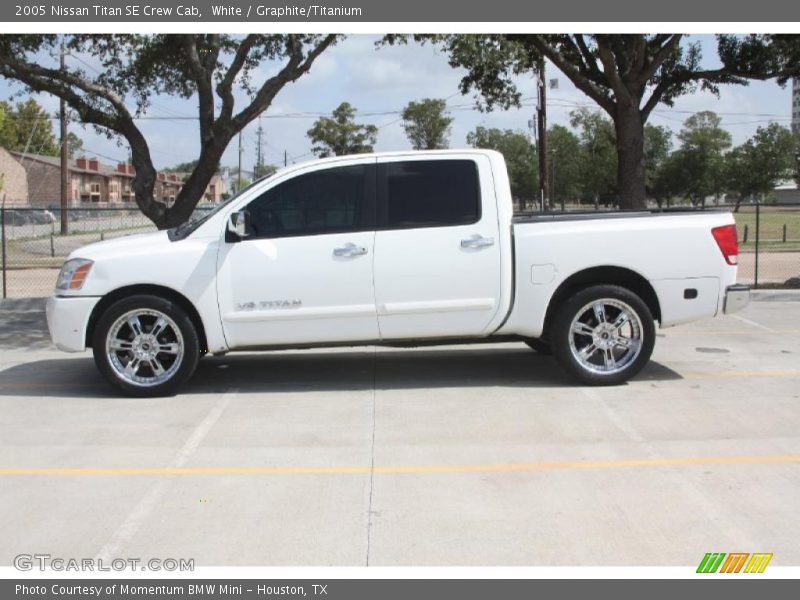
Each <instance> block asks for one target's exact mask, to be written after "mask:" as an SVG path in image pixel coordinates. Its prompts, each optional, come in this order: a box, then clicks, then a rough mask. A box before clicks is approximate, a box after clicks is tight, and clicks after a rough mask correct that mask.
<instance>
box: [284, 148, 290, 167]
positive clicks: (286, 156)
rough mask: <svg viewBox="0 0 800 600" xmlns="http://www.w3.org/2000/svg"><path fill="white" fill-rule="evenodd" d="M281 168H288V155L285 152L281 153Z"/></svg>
mask: <svg viewBox="0 0 800 600" xmlns="http://www.w3.org/2000/svg"><path fill="white" fill-rule="evenodd" d="M283 166H284V167H288V166H289V155H288V154H287V153H286V150H284V151H283Z"/></svg>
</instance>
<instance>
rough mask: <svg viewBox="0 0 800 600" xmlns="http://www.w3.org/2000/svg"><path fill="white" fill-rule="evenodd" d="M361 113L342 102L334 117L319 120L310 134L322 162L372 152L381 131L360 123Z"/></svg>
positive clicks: (313, 149) (313, 148) (315, 151)
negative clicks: (323, 159)
mask: <svg viewBox="0 0 800 600" xmlns="http://www.w3.org/2000/svg"><path fill="white" fill-rule="evenodd" d="M357 112H358V111H357V110H356V108H355V107H353V106H351V105H350V103H349V102H342V103H341V104H340V105H339V106H337V107H336V108H335V109H334V111H333V113H332V115H331V116H330V117H322V118H320V119H317V120H316V121H315V122H314V125H313V126H312V127H311V129H309V130H308V133H307V134H306V135H308V137H309V138H310V139H311V143H312V144H314V145H313V146H312V148H311V151H312V152H313V153H314V154H316V155H317V156H319V157H320V158H325V157H327V156H343V155H345V154H361V153H364V152H372V149H373V146H374V145H375V141H376V138H377V135H378V128H377V127H375V125H362V124H359V123H356V121H355V116H356V113H357Z"/></svg>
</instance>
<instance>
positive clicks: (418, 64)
mask: <svg viewBox="0 0 800 600" xmlns="http://www.w3.org/2000/svg"><path fill="white" fill-rule="evenodd" d="M378 39H379V36H374V35H351V36H349V37H348V38H346V39H345V40H344V41H341V42H339V44H337V45H336V46H334V47H333V48H332V49H329V50H328V51H326V52H325V53H323V54H322V55H321V56H320V57H319V58H318V59H317V60H316V62H315V63H314V65H313V66H312V68H311V70H310V72H309V73H308V74H306V75H305V76H303V77H302V78H301V79H299V80H298V81H297V82H295V83H292V84H289V85H288V86H286V87H285V88H284V89H283V90H282V91H281V92H280V93H279V94H278V96H277V97H276V99H275V101H274V102H273V104H272V106H271V107H270V108H269V109H268V110H267V111H266V112H265V113H264V114H263V118H262V119H261V125H262V126H263V136H262V140H263V144H262V148H263V152H264V155H265V162H267V163H270V164H276V165H279V164H282V163H283V159H284V152H286V154H287V156H288V159H289V162H290V163H294V162H302V161H305V160H310V159H313V158H314V157H313V155H312V154H311V152H310V148H311V144H310V141H309V139H308V137H307V136H306V132H307V131H308V129H309V128H310V127H311V125H312V124H313V122H314V119H315V118H316V117H311V118H308V117H303V118H297V117H292V116H291V115H292V114H296V113H307V112H311V113H325V114H328V113H330V112H331V111H332V110H333V109H334V108H336V107H337V106H338V105H339V104H340V103H341V102H343V101H347V102H350V103H351V104H352V105H353V106H355V107H356V108H357V109H358V111H359V113H360V114H361V115H363V116H357V118H356V119H357V121H359V122H363V123H372V124H374V125H376V126H378V128H379V132H378V140H377V145H376V147H375V149H376V150H378V151H384V150H387V151H388V150H406V149H409V148H410V144H409V142H408V140H407V139H406V137H405V134H404V132H403V129H402V125H401V121H400V115H399V112H400V110H401V109H402V108H403V106H405V105H406V104H407V103H408V102H410V101H412V100H420V99H422V98H444V99H447V104H448V106H449V107H450V109H449V110H450V115H451V116H452V117H453V118H454V122H453V124H452V128H451V135H450V147H451V148H463V147H466V146H467V143H466V136H467V134H468V133H469V132H470V131H472V130H474V129H475V127H477V126H484V127H498V128H502V129H513V130H519V131H524V132H526V133H530V131H529V129H528V121H529V120H530V119H531V118H532V117H533V113H534V110H535V96H536V88H535V85H534V80H533V78H532V77H529V76H520V77H518V78H517V85H518V88H519V90H520V91H521V92H522V97H523V103H524V104H525V106H523V107H522V108H519V109H511V110H508V111H503V110H495V111H492V112H481V111H479V110H477V109H476V108H475V99H474V96H471V95H467V96H462V95H461V94H460V92H459V89H458V84H459V81H460V79H461V76H462V75H463V71H461V70H459V69H453V68H452V67H450V66H449V65H448V64H447V57H446V55H444V54H442V53H440V52H437V51H436V50H435V49H434V48H432V47H430V46H420V45H417V44H410V45H408V46H396V47H381V48H380V49H376V47H375V42H376V40H378ZM688 39H689V40H690V41H699V42H700V43H701V44H702V46H703V66H704V67H707V68H713V67H715V66H717V65H718V60H717V58H716V51H715V39H714V37H713V36H702V35H697V36H691V37H690V38H688ZM43 60H47V58H43ZM67 60H68V63H72V64H73V65H75V66H81V67H83V68H85V69H86V70H87V71H88V72H90V73H91V69H92V68H94V67H93V65H92V64H91V59H90V58H88V57H80V56H78V57H72V56H70V57H68V59H67ZM259 69H260V72H259V74H257V75H255V77H254V81H257V80H258V78H259V76H260V77H264V78H265V77H268V76H270V75H271V74H272V73H274V72H275V71H276V69H277V67H276V65H266V64H265V65H262V66H261V67H259ZM547 79H548V80H550V79H557V80H558V84H557V85H558V87H557V89H551V90H548V105H547V111H548V113H547V114H548V125H553V124H556V123H557V124H561V125H565V126H569V113H570V111H572V110H574V109H575V108H577V107H580V106H586V107H588V108H590V109H593V110H597V106H596V105H595V104H594V103H593V102H592V101H591V100H590V99H589V98H588V97H586V96H585V95H584V94H583V93H582V92H580V91H579V90H577V89H576V88H575V87H574V86H573V85H572V84H571V83H570V81H569V80H568V79H567V78H566V77H565V76H564V75H562V74H561V73H560V72H559V71H558V70H557V69H556V68H555V67H553V66H552V65H548V67H547ZM19 90H20V86H19V85H18V84H15V83H12V82H9V81H6V80H4V79H0V99H6V98H8V97H9V96H10V95H11V94H13V93H14V92H18V91H19ZM36 98H37V100H38V101H39V102H40V103H41V104H42V105H43V106H44V107H45V109H46V110H47V111H49V112H51V113H53V114H55V113H56V112H57V110H58V99H56V98H54V97H52V96H50V95H47V94H38V95H36ZM237 102H238V103H239V104H237V106H243V103H244V102H245V96H244V95H243V94H239V97H238V98H237ZM196 105H197V103H196V98H193V99H189V100H183V99H179V98H174V97H169V96H159V97H155V98H153V103H152V106H151V107H150V108H149V110H148V112H147V115H146V116H149V117H159V119H157V120H152V119H151V120H141V121H139V122H138V124H139V126H140V128H141V129H142V131H143V133H144V135H145V137H146V139H147V140H148V142H149V145H150V151H151V154H152V157H153V161H154V163H155V165H156V167H157V168H167V167H170V166H172V165H175V164H178V163H180V162H186V161H190V160H193V159H194V158H196V157H197V154H198V151H199V143H200V142H199V134H198V129H197V126H196V123H195V122H193V120H192V119H187V118H185V117H192V116H196V114H197V113H196ZM701 110H712V111H714V112H716V113H718V114H719V115H720V116H721V117H722V124H723V127H725V128H726V129H728V131H730V133H731V135H732V137H733V142H734V144H740V143H742V142H744V141H745V140H746V139H747V138H748V137H750V136H751V135H752V134H753V133H754V132H755V130H756V128H757V127H759V126H765V125H767V124H768V123H770V122H773V121H774V122H778V123H780V124H782V125H785V126H787V127H788V126H789V124H790V121H791V118H790V117H791V89H790V86H787V87H785V88H781V87H780V86H779V85H778V84H777V83H775V82H774V81H768V82H751V83H750V85H749V86H723V87H722V89H721V94H720V96H719V98H717V97H715V96H714V95H713V94H711V93H708V92H696V93H693V94H689V95H686V96H683V97H681V98H679V99H678V100H677V101H676V103H675V106H674V107H672V108H670V107H667V106H664V105H660V106H659V107H658V108H657V109H656V111H654V113H653V115H652V116H651V119H650V122H651V123H653V124H656V125H664V126H667V127H668V128H670V129H672V130H673V131H675V132H676V133H677V131H679V130H680V128H681V124H682V122H683V121H684V120H685V119H686V118H687V117H688V116H689V115H691V114H692V113H694V112H697V111H701ZM376 113H377V114H376ZM181 117H184V118H181ZM70 127H71V131H74V132H75V133H76V134H78V135H79V136H80V137H81V138H82V139H83V140H84V148H85V150H86V154H87V156H97V157H99V158H100V159H101V161H102V162H107V163H114V162H122V161H124V160H125V158H126V156H127V154H128V150H127V147H126V146H120V145H118V143H117V142H116V141H114V140H108V139H107V138H105V137H104V136H101V135H98V134H96V133H95V132H94V130H93V129H92V128H86V127H82V126H80V124H78V123H71V124H70ZM258 127H259V121H258V120H256V121H255V122H253V123H251V124H250V125H249V126H248V127H247V128H246V129H245V130H244V133H243V138H242V139H243V142H242V144H243V147H244V154H243V161H242V166H243V169H246V170H250V169H252V166H253V164H254V163H255V160H256V144H257V142H256V140H257V130H258ZM673 141H674V140H673ZM237 162H238V141H237V140H236V139H234V140H232V141H231V144H230V145H229V147H228V149H227V150H226V152H225V155H224V157H223V161H222V164H223V165H229V166H233V165H236V164H237Z"/></svg>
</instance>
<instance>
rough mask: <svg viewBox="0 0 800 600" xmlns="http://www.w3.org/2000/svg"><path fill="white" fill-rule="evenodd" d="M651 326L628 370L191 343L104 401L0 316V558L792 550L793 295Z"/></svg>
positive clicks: (28, 312)
mask: <svg viewBox="0 0 800 600" xmlns="http://www.w3.org/2000/svg"><path fill="white" fill-rule="evenodd" d="M784 297H793V296H791V294H785V295H783V296H781V295H778V296H771V297H770V298H771V299H770V300H769V301H759V302H754V303H752V304H751V305H750V306H749V307H748V308H747V309H746V310H745V311H743V312H742V313H740V314H738V315H735V316H728V317H724V318H721V319H716V320H714V321H705V322H701V323H697V324H693V325H687V326H683V327H678V328H674V329H667V330H662V331H660V332H659V339H658V342H657V344H656V350H655V354H654V360H653V362H652V363H651V364H650V365H649V367H648V368H647V369H646V370H645V371H644V372H643V373H642V374H641V375H639V376H638V377H637V378H636V379H635V380H634V381H633V382H631V383H630V384H628V385H625V386H621V387H616V388H583V387H578V386H576V385H574V384H572V383H571V382H570V381H569V380H568V379H567V378H566V377H565V376H564V375H562V373H561V372H560V370H558V369H557V367H556V365H555V363H554V362H553V360H552V358H550V357H546V356H540V355H537V354H535V353H534V352H532V351H531V350H529V349H528V348H527V347H526V346H524V345H522V344H496V345H471V346H459V347H446V348H438V349H434V348H419V349H389V348H377V349H376V348H372V347H368V348H360V349H345V350H314V351H291V352H276V353H270V354H242V355H230V356H227V357H220V358H213V357H212V358H207V359H204V360H203V361H202V362H201V365H200V368H199V370H198V372H197V374H196V376H195V377H194V379H193V380H192V382H191V384H190V385H189V386H188V387H187V388H186V389H185V392H184V393H183V394H181V395H179V396H177V397H174V398H161V399H145V400H142V399H130V398H122V397H116V396H114V395H112V394H111V393H110V390H109V388H107V387H106V386H105V384H104V383H103V382H102V381H101V380H100V376H99V375H98V374H97V373H96V371H95V369H94V366H93V363H92V360H91V357H90V356H89V354H88V353H87V354H85V355H68V354H63V353H60V352H57V351H55V350H54V349H53V348H52V347H51V346H50V343H49V339H48V337H47V333H46V329H45V326H44V321H43V314H42V312H41V308H40V305H39V304H35V303H32V304H30V305H26V304H24V303H22V304H16V305H14V306H12V307H8V306H5V307H3V308H2V309H0V531H2V535H1V536H0V565H10V564H12V560H13V557H14V556H15V555H17V554H20V553H31V554H32V553H49V554H51V555H53V556H60V557H76V558H78V557H79V558H83V557H98V556H99V557H104V558H112V557H139V558H145V559H146V558H150V557H174V558H194V559H195V562H196V565H197V566H216V565H365V564H369V565H696V564H698V562H699V561H700V559H701V558H702V557H703V555H704V554H705V553H706V552H712V551H713V552H772V553H774V558H773V561H772V563H771V564H772V565H800V544H799V543H798V539H800V519H798V518H797V501H798V498H800V360H798V358H800V302H797V301H781V298H784Z"/></svg>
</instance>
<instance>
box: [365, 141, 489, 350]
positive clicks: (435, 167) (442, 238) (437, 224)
mask: <svg viewBox="0 0 800 600" xmlns="http://www.w3.org/2000/svg"><path fill="white" fill-rule="evenodd" d="M374 260H375V274H374V279H375V303H376V308H377V312H378V326H379V328H380V335H381V338H382V339H386V340H389V339H404V338H405V339H409V338H438V337H450V336H472V335H479V334H481V333H484V332H486V330H487V327H488V326H489V324H490V322H491V321H492V318H493V317H494V315H495V314H496V313H497V311H498V307H499V304H500V293H501V277H500V275H501V273H500V239H499V226H498V214H497V202H496V198H495V193H494V187H493V185H492V178H491V164H490V162H489V160H488V158H487V157H486V156H482V155H474V154H464V155H459V154H452V153H448V154H442V155H440V156H436V155H432V154H421V155H408V156H405V157H402V156H394V157H382V158H379V159H378V231H377V233H376V237H375V259H374Z"/></svg>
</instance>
